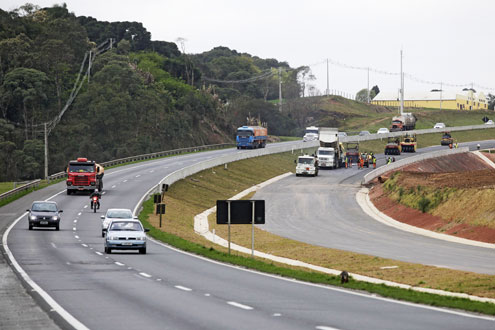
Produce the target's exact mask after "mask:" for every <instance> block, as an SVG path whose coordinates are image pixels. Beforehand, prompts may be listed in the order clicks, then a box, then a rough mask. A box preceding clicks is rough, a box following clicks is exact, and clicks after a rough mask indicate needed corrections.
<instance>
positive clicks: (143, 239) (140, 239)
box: [137, 236, 146, 241]
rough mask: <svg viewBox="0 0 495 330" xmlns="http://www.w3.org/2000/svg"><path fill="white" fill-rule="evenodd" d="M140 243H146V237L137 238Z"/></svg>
mask: <svg viewBox="0 0 495 330" xmlns="http://www.w3.org/2000/svg"><path fill="white" fill-rule="evenodd" d="M137 240H138V241H146V236H141V237H138V238H137Z"/></svg>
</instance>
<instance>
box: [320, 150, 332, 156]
mask: <svg viewBox="0 0 495 330" xmlns="http://www.w3.org/2000/svg"><path fill="white" fill-rule="evenodd" d="M331 154H332V152H331V151H329V150H320V151H318V155H324V156H328V155H331Z"/></svg>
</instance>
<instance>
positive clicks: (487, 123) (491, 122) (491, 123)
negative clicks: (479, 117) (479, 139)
mask: <svg viewBox="0 0 495 330" xmlns="http://www.w3.org/2000/svg"><path fill="white" fill-rule="evenodd" d="M485 125H495V123H494V122H493V120H491V119H490V120H489V121H487V122H486V123H485Z"/></svg>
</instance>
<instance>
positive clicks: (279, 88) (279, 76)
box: [278, 68, 282, 112]
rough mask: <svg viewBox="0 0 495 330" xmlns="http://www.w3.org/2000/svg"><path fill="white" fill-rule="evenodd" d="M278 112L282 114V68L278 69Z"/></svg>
mask: <svg viewBox="0 0 495 330" xmlns="http://www.w3.org/2000/svg"><path fill="white" fill-rule="evenodd" d="M278 110H279V111H280V112H282V68H278Z"/></svg>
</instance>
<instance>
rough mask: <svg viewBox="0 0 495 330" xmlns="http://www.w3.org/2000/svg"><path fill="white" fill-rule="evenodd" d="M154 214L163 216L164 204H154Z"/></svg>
mask: <svg viewBox="0 0 495 330" xmlns="http://www.w3.org/2000/svg"><path fill="white" fill-rule="evenodd" d="M156 214H165V204H156Z"/></svg>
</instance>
